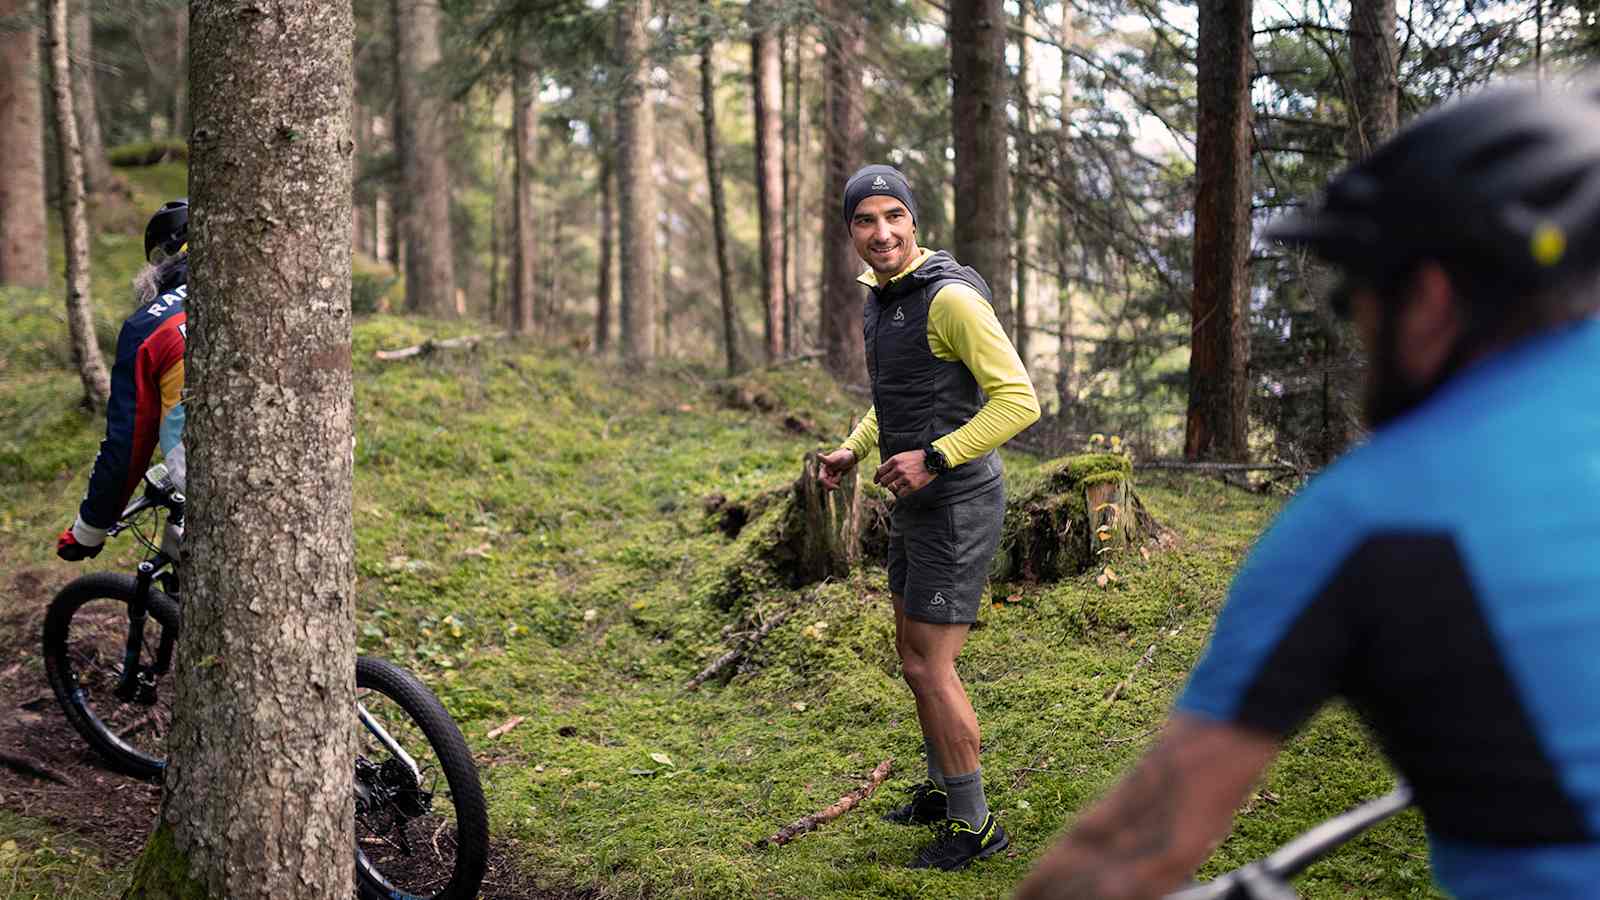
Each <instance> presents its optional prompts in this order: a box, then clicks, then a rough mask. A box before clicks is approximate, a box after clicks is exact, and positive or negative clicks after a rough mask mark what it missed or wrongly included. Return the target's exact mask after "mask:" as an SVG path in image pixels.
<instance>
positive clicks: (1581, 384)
mask: <svg viewBox="0 0 1600 900" xmlns="http://www.w3.org/2000/svg"><path fill="white" fill-rule="evenodd" d="M1272 236H1273V237H1276V238H1277V239H1279V240H1281V241H1283V242H1285V243H1288V244H1290V245H1294V246H1300V247H1306V248H1309V249H1310V250H1311V251H1313V252H1315V253H1317V254H1318V255H1319V256H1321V257H1323V258H1324V259H1326V260H1328V261H1329V262H1331V263H1333V264H1334V265H1335V266H1336V267H1338V268H1339V269H1341V270H1342V271H1343V274H1344V275H1345V278H1346V280H1345V283H1344V286H1343V287H1342V288H1341V290H1340V291H1339V292H1338V293H1337V294H1336V296H1335V300H1334V306H1335V309H1336V310H1337V311H1339V312H1340V313H1341V314H1344V315H1347V316H1348V317H1350V318H1351V319H1352V321H1353V322H1354V323H1355V326H1356V330H1357V331H1358V332H1359V334H1360V337H1361V340H1362V342H1363V344H1364V345H1365V346H1366V349H1367V352H1368V355H1369V359H1370V366H1369V370H1368V396H1367V414H1368V419H1369V423H1370V424H1371V426H1372V427H1373V429H1374V434H1373V436H1372V439H1371V441H1370V442H1369V443H1368V444H1366V445H1365V446H1363V447H1360V448H1358V449H1356V450H1354V451H1352V452H1351V453H1350V454H1349V455H1347V456H1346V457H1345V458H1344V459H1342V460H1340V461H1339V462H1338V463H1337V464H1336V465H1334V466H1333V467H1331V468H1330V469H1329V470H1328V471H1327V472H1325V473H1324V474H1323V475H1321V476H1320V477H1318V478H1317V479H1315V480H1314V481H1313V482H1312V483H1311V484H1310V485H1308V486H1307V487H1306V489H1305V490H1304V491H1303V492H1302V493H1301V494H1300V496H1298V497H1297V498H1296V499H1295V500H1294V502H1293V503H1291V504H1290V505H1289V506H1288V508H1287V509H1285V510H1284V512H1283V514H1282V515H1281V516H1280V517H1279V518H1278V520H1277V521H1276V522H1275V523H1274V524H1273V526H1272V528H1271V529H1270V530H1269V531H1268V532H1267V533H1266V534H1265V535H1264V536H1263V537H1262V538H1261V540H1260V543H1259V544H1258V545H1257V546H1256V548H1255V550H1254V551H1253V552H1252V553H1251V555H1250V557H1249V559H1248V560H1247V561H1246V563H1245V565H1244V567H1243V568H1242V569H1241V570H1240V572H1239V574H1238V577H1237V578H1236V580H1235V582H1234V584H1233V587H1232V589H1231V591H1230V594H1229V597H1228V600H1227V604H1226V606H1225V608H1224V609H1223V612H1222V615H1221V617H1220V619H1219V620H1218V622H1217V628H1216V632H1215V634H1214V635H1213V637H1212V640H1211V646H1210V648H1209V649H1208V650H1207V652H1206V654H1205V656H1204V658H1203V659H1202V660H1201V662H1200V665H1199V666H1198V667H1197V668H1196V669H1195V671H1194V672H1193V674H1192V675H1191V678H1190V681H1189V685H1188V687H1187V689H1186V690H1185V691H1184V693H1183V694H1182V696H1181V697H1180V698H1179V700H1178V703H1177V708H1176V710H1175V712H1174V714H1173V716H1172V719H1171V720H1170V721H1169V722H1168V724H1167V726H1166V729H1165V730H1164V732H1163V733H1162V736H1161V738H1160V739H1159V740H1158V742H1157V743H1156V746H1155V747H1154V748H1153V749H1152V750H1151V751H1150V752H1149V754H1148V755H1147V756H1146V757H1145V759H1144V760H1143V761H1142V762H1141V763H1140V764H1139V765H1138V766H1137V767H1136V768H1135V769H1134V770H1133V772H1132V773H1131V774H1129V775H1128V776H1127V777H1126V778H1125V779H1124V780H1123V782H1122V783H1121V784H1120V785H1118V786H1117V787H1116V788H1115V789H1114V790H1113V791H1112V792H1111V793H1110V794H1109V795H1108V796H1107V797H1105V798H1104V799H1103V800H1101V801H1100V802H1099V803H1098V804H1097V805H1096V806H1094V807H1093V808H1092V809H1090V810H1088V811H1087V812H1085V813H1084V814H1083V815H1081V816H1079V817H1078V818H1077V820H1076V822H1075V823H1074V825H1073V828H1072V830H1071V831H1070V832H1069V833H1068V834H1067V835H1066V837H1065V838H1064V839H1063V840H1062V841H1061V842H1060V843H1059V844H1058V845H1057V846H1056V847H1054V848H1053V849H1051V850H1050V851H1049V852H1048V853H1047V854H1046V855H1045V856H1044V857H1043V858H1042V859H1041V860H1040V861H1039V863H1038V865H1037V867H1036V868H1035V869H1034V871H1033V873H1032V874H1031V875H1030V876H1029V878H1028V879H1027V881H1026V882H1025V883H1024V884H1023V886H1022V888H1021V890H1020V893H1019V896H1020V897H1022V898H1026V900H1038V898H1064V897H1085V898H1088V897H1157V896H1160V895H1162V894H1164V893H1166V892H1168V891H1170V890H1172V889H1174V888H1176V887H1178V886H1179V885H1180V884H1181V883H1182V882H1183V881H1184V879H1185V878H1187V877H1188V876H1189V875H1190V874H1191V873H1192V872H1193V871H1194V870H1195V869H1196V867H1198V866H1199V865H1200V864H1201V863H1202V862H1204V861H1205V859H1206V857H1207V856H1208V855H1209V854H1210V852H1211V850H1212V848H1213V847H1215V846H1216V844H1217V843H1218V842H1219V841H1220V840H1221V839H1222V838H1223V837H1224V836H1226V834H1227V833H1228V830H1229V827H1230V824H1231V821H1232V816H1233V813H1234V811H1235V810H1236V809H1237V807H1238V806H1239V804H1240V803H1241V802H1242V801H1243V800H1244V799H1245V797H1246V795H1247V793H1248V791H1249V790H1250V789H1251V786H1252V785H1253V784H1254V783H1255V781H1256V779H1257V778H1258V777H1259V776H1260V775H1261V773H1262V771H1263V770H1264V769H1265V768H1266V767H1267V765H1268V764H1269V763H1270V762H1271V761H1272V759H1273V757H1274V756H1275V755H1276V753H1277V751H1278V748H1279V746H1280V744H1281V742H1282V741H1283V740H1284V739H1285V738H1287V737H1288V736H1289V735H1291V734H1292V733H1293V732H1294V731H1295V730H1296V729H1298V728H1299V727H1300V726H1301V725H1302V724H1304V723H1305V721H1306V720H1307V719H1308V718H1310V716H1311V715H1312V714H1313V713H1314V712H1315V711H1316V710H1317V709H1318V707H1320V706H1321V705H1322V704H1323V703H1324V702H1326V701H1327V700H1329V699H1330V698H1332V697H1334V696H1343V697H1345V698H1347V699H1349V700H1350V701H1351V703H1352V705H1353V706H1354V707H1356V708H1357V709H1358V710H1359V711H1360V712H1361V714H1362V715H1363V718H1364V719H1365V720H1366V722H1367V723H1368V724H1369V725H1370V726H1371V728H1372V729H1373V731H1374V732H1375V733H1376V735H1377V736H1378V738H1379V739H1380V741H1381V742H1382V744H1383V746H1384V749H1385V751H1386V752H1387V754H1388V756H1389V758H1390V760H1391V761H1392V762H1393V764H1394V766H1395V767H1396V768H1397V769H1398V770H1399V771H1400V773H1401V774H1402V775H1404V777H1405V778H1406V779H1407V780H1409V781H1410V782H1411V784H1412V786H1413V788H1414V789H1415V792H1416V799H1417V804H1418V806H1420V808H1421V810H1422V812H1423V815H1424V818H1425V819H1426V822H1427V827H1428V832H1429V839H1430V843H1431V846H1432V859H1433V867H1434V873H1435V876H1436V878H1437V879H1438V881H1439V883H1440V884H1441V885H1443V887H1444V888H1445V889H1446V890H1447V891H1449V892H1450V893H1451V894H1453V895H1456V896H1459V897H1463V898H1506V897H1517V898H1576V897H1592V896H1594V895H1595V892H1596V885H1600V837H1597V834H1600V653H1597V652H1596V648H1597V647H1600V549H1597V548H1600V321H1597V320H1596V319H1595V318H1594V315H1595V313H1596V311H1597V310H1600V102H1597V101H1596V100H1595V99H1591V98H1588V97H1584V96H1579V95H1576V94H1570V93H1560V92H1557V91H1554V90H1552V89H1550V88H1548V87H1547V88H1546V89H1545V92H1544V93H1543V94H1541V93H1539V92H1538V91H1537V90H1535V89H1534V88H1532V87H1507V88H1500V89H1497V90H1494V91H1491V92H1486V93H1483V94H1480V95H1477V96H1476V97H1473V98H1471V99H1468V100H1466V101H1463V102H1459V103H1456V104H1453V105H1451V106H1449V107H1447V108H1445V109H1443V110H1440V111H1436V112H1434V113H1432V114H1429V115H1427V116H1424V117H1423V118H1420V119H1419V120H1417V121H1416V122H1415V123H1413V124H1412V125H1411V126H1409V127H1408V128H1406V129H1405V130H1403V131H1402V132H1401V133H1400V134H1398V135H1397V136H1396V137H1395V138H1394V139H1393V140H1392V141H1391V142H1389V143H1388V144H1387V145H1385V146H1384V147H1382V148H1380V149H1379V150H1378V151H1377V152H1376V153H1375V154H1374V155H1373V156H1372V157H1370V158H1369V159H1367V160H1366V161H1365V162H1363V163H1361V164H1359V165H1357V166H1355V167H1354V168H1352V169H1351V170H1349V171H1347V172H1345V173H1344V174H1342V175H1340V176H1339V177H1338V178H1336V179H1335V180H1334V181H1333V182H1332V183H1331V184H1330V185H1329V187H1328V192H1327V197H1326V199H1325V201H1324V202H1323V203H1322V205H1321V206H1320V207H1318V208H1316V209H1314V210H1311V211H1308V212H1306V213H1304V214H1302V215H1299V216H1296V217H1294V218H1292V219H1290V220H1288V221H1285V222H1283V223H1282V224H1280V225H1279V226H1278V227H1276V228H1274V229H1273V230H1272Z"/></svg>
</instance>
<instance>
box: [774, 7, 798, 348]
mask: <svg viewBox="0 0 1600 900" xmlns="http://www.w3.org/2000/svg"><path fill="white" fill-rule="evenodd" d="M793 37H794V34H793V31H792V29H789V28H784V29H782V30H781V31H779V32H778V59H779V61H780V66H781V71H780V72H779V74H780V76H781V78H780V79H779V80H780V81H781V82H782V83H783V90H781V91H780V92H779V97H778V103H779V106H780V107H781V108H782V109H783V116H782V118H783V133H782V144H781V147H782V149H781V152H780V153H779V154H778V158H779V160H780V161H781V162H782V166H781V168H782V172H781V173H780V178H781V179H782V181H783V204H782V209H781V210H780V211H781V212H782V213H783V220H782V223H781V226H780V234H779V238H778V268H779V269H780V270H781V272H782V276H783V279H782V280H783V317H782V318H783V339H782V340H781V341H780V344H781V346H782V348H783V355H784V356H791V355H793V354H794V267H795V260H794V250H795V248H794V244H793V241H794V235H795V230H794V227H793V223H794V218H793V215H792V212H791V208H792V207H793V205H794V198H795V191H794V174H795V158H794V157H795V146H794V140H795V124H796V123H795V115H794V109H793V106H794V104H796V103H797V102H798V101H799V99H800V92H799V91H798V90H796V89H795V88H796V87H798V85H794V84H792V83H791V57H790V53H789V48H790V44H791V43H793Z"/></svg>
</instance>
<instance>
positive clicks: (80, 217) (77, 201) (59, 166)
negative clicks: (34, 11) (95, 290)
mask: <svg viewBox="0 0 1600 900" xmlns="http://www.w3.org/2000/svg"><path fill="white" fill-rule="evenodd" d="M67 17H68V14H67V0H46V3H45V19H46V27H47V28H48V30H49V31H48V34H47V35H46V37H45V45H46V47H48V48H49V51H50V99H51V101H52V103H53V104H54V105H55V114H56V123H55V124H56V170H57V172H59V174H60V176H61V233H62V235H63V236H64V237H65V239H66V251H67V325H68V331H69V332H71V334H72V359H73V362H75V363H77V366H78V377H79V378H81V379H82V380H83V394H84V398H85V399H86V400H87V402H88V404H89V405H90V406H91V407H93V408H94V409H96V410H103V409H105V408H106V401H107V400H109V399H110V398H111V376H110V375H108V374H107V373H106V364H105V361H104V360H102V359H101V358H100V345H99V344H98V343H96V342H95V336H94V298H93V297H92V296H91V295H90V292H89V219H88V215H87V214H86V212H85V210H84V203H83V148H82V147H81V146H80V145H79V144H78V125H77V123H76V122H74V121H73V119H72V64H71V62H70V60H69V56H70V54H69V53H68V50H67V32H68V31H69V30H70V29H69V28H68V25H67ZM34 252H36V253H38V254H39V255H41V256H43V255H45V248H44V246H43V245H42V244H41V245H40V246H38V247H35V248H34Z"/></svg>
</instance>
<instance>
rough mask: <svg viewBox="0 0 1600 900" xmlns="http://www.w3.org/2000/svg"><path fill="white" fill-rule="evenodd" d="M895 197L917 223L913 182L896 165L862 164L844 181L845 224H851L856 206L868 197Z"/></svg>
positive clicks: (914, 222)
mask: <svg viewBox="0 0 1600 900" xmlns="http://www.w3.org/2000/svg"><path fill="white" fill-rule="evenodd" d="M878 196H882V197H893V198H895V199H896V200H899V201H900V202H901V203H904V204H905V205H906V209H907V210H909V211H910V212H911V224H913V225H915V224H917V198H915V197H913V196H911V183H910V182H908V181H906V176H904V175H902V174H900V170H899V169H896V168H895V167H894V166H862V167H861V168H860V169H857V170H856V173H855V174H854V175H851V176H850V179H849V180H848V181H846V182H845V183H844V224H845V225H849V224H850V220H851V219H852V218H853V217H854V216H855V214H856V207H857V206H859V205H861V201H863V200H865V199H867V198H868V197H878Z"/></svg>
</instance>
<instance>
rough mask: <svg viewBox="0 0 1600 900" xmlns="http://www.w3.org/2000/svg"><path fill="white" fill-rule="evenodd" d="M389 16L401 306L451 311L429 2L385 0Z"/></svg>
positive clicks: (435, 42)
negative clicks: (402, 284) (402, 251)
mask: <svg viewBox="0 0 1600 900" xmlns="http://www.w3.org/2000/svg"><path fill="white" fill-rule="evenodd" d="M392 4H393V5H392V8H393V10H394V18H395V76H396V77H395V82H396V87H397V88H398V90H397V91H396V101H395V120H396V129H395V149H396V150H397V151H398V155H399V160H400V182H401V188H400V195H399V197H398V198H396V199H397V200H398V201H399V202H398V204H397V206H398V207H399V209H398V210H397V212H398V213H399V218H400V239H401V240H402V241H403V242H404V243H405V270H406V309H407V310H409V311H411V312H415V313H422V314H425V315H430V316H440V317H445V318H449V317H453V316H455V315H456V312H457V311H456V297H455V280H456V279H455V247H454V243H453V241H452V240H451V235H450V169H449V165H448V163H447V161H446V159H445V143H444V105H443V104H442V103H441V102H440V98H439V97H438V95H437V94H436V93H435V91H434V89H433V88H432V87H431V86H430V80H429V79H430V78H431V71H432V69H433V68H434V67H435V66H436V65H438V63H439V61H440V59H441V58H442V56H441V53H440V50H439V7H438V5H437V2H436V0H392Z"/></svg>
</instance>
